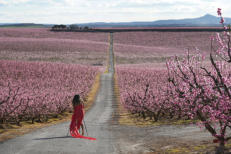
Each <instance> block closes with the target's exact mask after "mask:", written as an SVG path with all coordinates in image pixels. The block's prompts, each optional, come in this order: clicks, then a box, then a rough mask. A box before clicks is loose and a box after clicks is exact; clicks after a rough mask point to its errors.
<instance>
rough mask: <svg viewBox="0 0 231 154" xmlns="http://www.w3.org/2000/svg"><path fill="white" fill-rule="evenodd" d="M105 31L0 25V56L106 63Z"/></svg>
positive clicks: (31, 59)
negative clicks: (82, 31) (58, 30)
mask: <svg viewBox="0 0 231 154" xmlns="http://www.w3.org/2000/svg"><path fill="white" fill-rule="evenodd" d="M107 42H108V34H106V33H77V32H51V31H49V29H45V28H1V29H0V59H8V60H23V61H25V60H26V61H52V62H54V61H58V62H64V63H78V64H90V65H94V64H96V65H105V63H106V56H107V54H106V52H107V50H108V43H107Z"/></svg>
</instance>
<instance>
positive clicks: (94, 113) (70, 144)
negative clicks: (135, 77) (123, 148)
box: [0, 34, 116, 154]
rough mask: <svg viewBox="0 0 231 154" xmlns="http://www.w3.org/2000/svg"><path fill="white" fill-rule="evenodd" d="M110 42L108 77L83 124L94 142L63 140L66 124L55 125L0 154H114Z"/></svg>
mask: <svg viewBox="0 0 231 154" xmlns="http://www.w3.org/2000/svg"><path fill="white" fill-rule="evenodd" d="M110 35H111V37H110V38H111V39H110V65H109V73H104V74H102V76H101V85H100V90H99V93H98V95H97V97H96V101H95V103H94V105H93V107H92V108H91V109H90V110H89V111H88V112H87V113H86V116H85V123H86V125H87V130H88V136H91V137H95V138H96V139H97V140H96V141H89V140H85V139H75V138H71V137H70V136H68V137H67V136H66V134H67V129H68V127H69V122H67V123H62V124H57V125H54V126H51V127H47V128H43V129H40V130H37V131H35V132H32V133H30V134H26V135H24V136H21V137H17V138H15V139H12V140H9V141H6V142H4V143H1V144H0V154H39V153H42V154H59V153H60V154H72V153H73V154H76V153H81V154H82V153H99V154H102V153H107V154H108V153H116V152H115V148H114V147H113V143H112V142H113V140H114V139H113V136H112V134H113V133H112V129H111V128H110V127H112V125H110V121H111V120H110V119H111V117H112V116H111V115H112V112H113V107H112V104H113V103H114V97H113V73H114V64H113V52H112V50H113V39H112V36H113V35H112V34H110Z"/></svg>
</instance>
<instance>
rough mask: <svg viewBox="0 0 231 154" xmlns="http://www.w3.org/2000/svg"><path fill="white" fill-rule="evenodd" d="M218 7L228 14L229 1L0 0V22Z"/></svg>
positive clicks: (190, 14)
mask: <svg viewBox="0 0 231 154" xmlns="http://www.w3.org/2000/svg"><path fill="white" fill-rule="evenodd" d="M227 4H228V5H227ZM218 7H220V8H222V12H223V14H224V16H225V17H229V16H231V9H230V8H231V4H230V0H0V23H23V22H27V23H28V22H29V23H31V22H33V23H54V24H71V23H85V22H128V21H154V20H160V19H181V18H194V17H199V16H202V15H205V14H207V13H209V14H213V15H216V10H217V8H218Z"/></svg>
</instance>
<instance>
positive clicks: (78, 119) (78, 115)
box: [70, 104, 96, 140]
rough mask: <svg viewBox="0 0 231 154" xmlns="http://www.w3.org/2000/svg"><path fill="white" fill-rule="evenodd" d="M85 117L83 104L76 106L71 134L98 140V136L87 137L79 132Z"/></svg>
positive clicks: (76, 136)
mask: <svg viewBox="0 0 231 154" xmlns="http://www.w3.org/2000/svg"><path fill="white" fill-rule="evenodd" d="M83 117H84V111H83V104H79V105H77V106H75V108H74V113H73V115H72V120H71V124H70V134H71V136H72V137H74V138H84V139H89V140H96V138H92V137H86V136H83V135H80V134H79V131H78V130H79V128H80V126H81V125H82V122H83Z"/></svg>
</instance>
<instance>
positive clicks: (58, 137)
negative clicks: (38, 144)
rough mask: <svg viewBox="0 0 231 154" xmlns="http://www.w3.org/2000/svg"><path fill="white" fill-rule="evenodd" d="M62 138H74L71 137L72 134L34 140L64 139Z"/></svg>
mask: <svg viewBox="0 0 231 154" xmlns="http://www.w3.org/2000/svg"><path fill="white" fill-rule="evenodd" d="M62 138H73V137H71V136H57V137H46V138H36V139H34V140H51V139H62Z"/></svg>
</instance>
